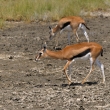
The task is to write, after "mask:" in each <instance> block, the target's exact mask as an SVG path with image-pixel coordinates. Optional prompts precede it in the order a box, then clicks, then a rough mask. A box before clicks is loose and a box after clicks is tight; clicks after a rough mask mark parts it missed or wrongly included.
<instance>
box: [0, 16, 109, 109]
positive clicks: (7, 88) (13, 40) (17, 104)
mask: <svg viewBox="0 0 110 110" xmlns="http://www.w3.org/2000/svg"><path fill="white" fill-rule="evenodd" d="M85 20H86V22H87V25H88V27H89V28H90V31H87V32H88V35H89V36H90V41H93V42H97V43H99V44H101V45H102V46H103V48H104V56H103V57H100V58H99V59H100V61H101V62H102V63H103V64H104V66H105V76H106V84H102V83H101V81H102V76H101V74H100V73H101V72H100V70H99V68H98V67H95V70H94V72H93V73H92V74H91V76H90V77H89V79H88V81H87V82H86V83H85V84H83V85H81V81H82V80H83V79H84V77H85V76H86V75H87V74H88V72H89V69H90V65H89V61H86V62H76V63H74V64H73V65H72V81H73V83H72V84H71V85H70V86H68V81H67V79H66V77H65V75H64V74H63V72H62V71H61V70H62V68H63V66H64V65H65V63H66V61H61V60H55V59H43V60H40V61H38V62H35V61H34V59H35V56H36V54H37V52H38V51H39V50H40V49H41V48H42V45H43V43H44V42H45V41H47V45H48V49H51V50H54V49H53V48H54V46H55V39H52V40H51V41H49V40H48V37H49V28H48V26H49V25H50V24H51V25H52V26H54V25H55V24H56V23H43V22H39V23H37V22H34V23H31V24H26V23H15V22H14V23H13V22H12V23H8V24H7V25H11V27H9V28H5V29H3V30H2V29H1V30H0V110H110V24H109V22H110V17H103V16H101V17H95V18H86V19H85ZM78 33H79V36H80V39H81V41H82V42H83V41H86V38H85V37H84V35H83V33H82V31H79V32H78ZM66 35H67V33H66V32H64V33H62V35H61V36H59V46H60V47H61V48H63V47H65V46H66V45H67V44H68V42H67V41H68V40H67V37H66ZM71 35H72V33H71ZM71 43H73V44H74V43H76V39H75V37H74V36H71Z"/></svg>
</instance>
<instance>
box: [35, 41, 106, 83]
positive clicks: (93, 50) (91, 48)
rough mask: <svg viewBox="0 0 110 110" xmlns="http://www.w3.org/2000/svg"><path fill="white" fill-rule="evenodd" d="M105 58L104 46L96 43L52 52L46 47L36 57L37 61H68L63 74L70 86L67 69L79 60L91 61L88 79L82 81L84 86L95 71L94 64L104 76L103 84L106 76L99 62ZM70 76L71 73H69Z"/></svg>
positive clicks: (78, 44)
mask: <svg viewBox="0 0 110 110" xmlns="http://www.w3.org/2000/svg"><path fill="white" fill-rule="evenodd" d="M99 55H101V56H103V49H102V46H101V45H99V44H97V43H95V42H90V43H87V42H82V43H77V44H73V45H68V46H66V47H65V48H63V49H62V50H58V51H51V50H48V49H47V47H46V46H44V48H43V49H42V50H41V51H39V53H38V55H37V56H36V58H35V60H36V61H37V60H39V59H41V58H47V57H51V58H55V59H61V60H67V63H66V65H65V66H64V68H63V72H64V73H65V75H66V77H67V79H68V81H69V84H71V78H70V77H69V76H68V74H67V72H66V69H67V68H68V67H69V65H70V64H71V63H72V62H74V61H76V60H78V59H85V60H87V59H89V60H90V72H89V74H88V75H87V76H86V78H85V79H84V80H83V81H82V84H83V83H84V82H85V81H86V80H87V78H88V77H89V75H90V74H91V72H92V71H93V66H94V63H96V64H97V66H98V67H99V68H100V69H101V72H102V76H103V83H104V82H105V75H104V65H103V64H102V63H100V61H99V60H98V56H99ZM69 74H70V73H69Z"/></svg>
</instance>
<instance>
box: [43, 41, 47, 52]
mask: <svg viewBox="0 0 110 110" xmlns="http://www.w3.org/2000/svg"><path fill="white" fill-rule="evenodd" d="M46 49H47V44H46V42H45V43H44V51H45V50H46Z"/></svg>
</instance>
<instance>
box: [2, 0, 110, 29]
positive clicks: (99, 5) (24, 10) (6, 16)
mask: <svg viewBox="0 0 110 110" xmlns="http://www.w3.org/2000/svg"><path fill="white" fill-rule="evenodd" d="M109 4H110V1H109V0H0V27H2V26H3V24H4V23H3V21H22V20H23V21H28V22H31V21H34V20H36V19H37V20H44V21H46V20H58V19H59V18H61V17H63V16H67V15H80V12H81V11H82V10H83V11H94V10H99V9H101V10H106V9H107V8H109V7H110V5H109ZM1 21H2V22H1Z"/></svg>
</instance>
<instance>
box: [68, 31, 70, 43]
mask: <svg viewBox="0 0 110 110" xmlns="http://www.w3.org/2000/svg"><path fill="white" fill-rule="evenodd" d="M68 44H69V45H70V34H69V32H68Z"/></svg>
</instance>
